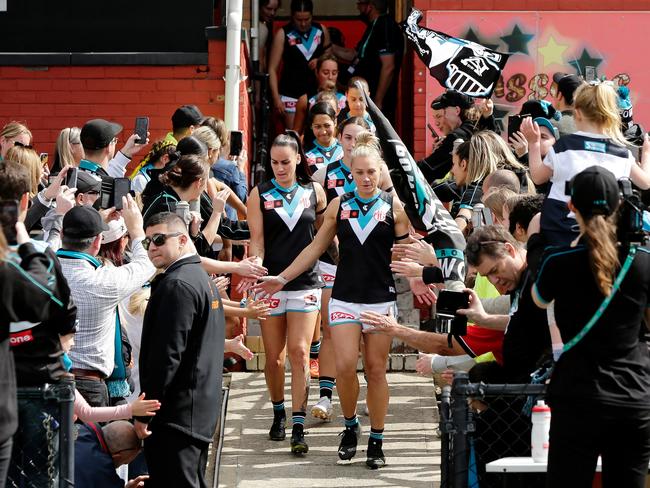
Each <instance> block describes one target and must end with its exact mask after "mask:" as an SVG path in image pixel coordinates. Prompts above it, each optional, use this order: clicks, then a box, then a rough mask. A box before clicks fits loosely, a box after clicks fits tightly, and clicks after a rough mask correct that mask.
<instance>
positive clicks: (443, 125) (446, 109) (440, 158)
mask: <svg viewBox="0 0 650 488" xmlns="http://www.w3.org/2000/svg"><path fill="white" fill-rule="evenodd" d="M473 106H474V99H473V98H472V97H469V96H467V95H463V94H462V93H459V92H457V91H455V90H447V91H446V92H445V93H443V94H442V95H440V96H439V97H437V98H436V99H435V100H434V101H433V102H432V103H431V108H432V109H433V116H434V123H435V124H436V127H437V128H438V130H439V131H440V132H441V133H442V135H438V140H437V142H436V143H435V144H436V146H435V149H434V151H433V152H432V153H431V154H430V155H429V156H427V157H426V158H424V159H422V160H420V161H418V166H419V167H420V170H421V171H422V174H423V175H424V177H425V178H426V179H427V181H428V182H429V183H432V182H433V181H435V180H438V179H440V178H444V176H445V175H446V174H447V173H448V172H449V170H450V169H451V166H452V158H451V156H452V151H453V148H454V141H455V140H457V139H462V140H464V141H468V140H469V139H470V137H472V134H474V133H475V132H476V131H478V130H481V129H488V130H496V126H495V124H494V118H493V117H492V108H493V104H492V102H491V101H489V100H488V101H486V102H485V103H483V104H482V106H481V108H480V110H481V117H480V119H479V120H478V121H473V120H470V118H469V117H470V110H471V109H472V107H473Z"/></svg>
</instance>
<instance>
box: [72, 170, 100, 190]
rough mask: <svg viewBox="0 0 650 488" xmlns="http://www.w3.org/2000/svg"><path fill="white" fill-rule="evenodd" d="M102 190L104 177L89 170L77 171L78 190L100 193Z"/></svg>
mask: <svg viewBox="0 0 650 488" xmlns="http://www.w3.org/2000/svg"><path fill="white" fill-rule="evenodd" d="M101 190H102V179H101V178H100V177H99V176H95V175H94V174H93V173H90V172H89V171H78V172H77V192H76V193H75V195H78V194H79V193H88V192H91V191H96V192H97V193H99V192H100V191H101Z"/></svg>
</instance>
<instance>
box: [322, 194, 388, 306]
mask: <svg viewBox="0 0 650 488" xmlns="http://www.w3.org/2000/svg"><path fill="white" fill-rule="evenodd" d="M336 222H337V224H338V231H337V233H336V235H337V236H338V238H339V266H338V268H337V271H336V280H335V281H334V288H333V289H332V298H336V299H337V300H342V301H345V302H351V303H382V302H390V301H393V300H395V282H394V281H393V274H392V272H391V270H390V261H391V248H392V247H393V242H394V241H395V219H394V216H393V196H392V195H391V194H390V193H386V192H385V191H380V192H379V193H378V194H377V195H375V196H374V197H373V198H371V199H369V200H364V199H362V198H361V197H359V196H358V194H357V192H356V191H354V192H351V193H346V194H344V195H343V196H342V197H341V203H340V205H339V211H338V214H337V216H336Z"/></svg>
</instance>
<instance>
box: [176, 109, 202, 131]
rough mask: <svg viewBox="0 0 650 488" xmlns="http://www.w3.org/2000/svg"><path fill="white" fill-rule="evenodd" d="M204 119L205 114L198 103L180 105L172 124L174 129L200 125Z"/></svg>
mask: <svg viewBox="0 0 650 488" xmlns="http://www.w3.org/2000/svg"><path fill="white" fill-rule="evenodd" d="M202 120H203V114H202V113H201V111H200V110H199V107H197V106H196V105H183V106H182V107H178V108H177V109H176V111H175V112H174V115H172V126H173V127H174V129H179V128H181V127H189V126H191V125H199V124H200V123H201V121H202Z"/></svg>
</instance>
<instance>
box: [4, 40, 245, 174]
mask: <svg viewBox="0 0 650 488" xmlns="http://www.w3.org/2000/svg"><path fill="white" fill-rule="evenodd" d="M208 49H209V56H208V65H202V66H52V67H49V68H24V67H6V66H3V67H0V127H1V126H2V125H4V124H5V123H7V122H9V121H11V120H18V121H21V122H24V123H25V124H26V125H27V126H28V127H29V128H30V130H31V131H32V133H33V135H34V146H35V148H36V150H37V151H39V152H49V153H53V151H54V144H55V141H56V137H57V136H58V134H59V132H60V130H61V129H63V128H64V127H71V126H77V127H81V126H83V124H84V123H85V122H86V121H87V120H89V119H92V118H105V119H108V120H112V121H115V122H118V123H120V124H122V125H123V126H124V131H122V134H121V135H120V144H121V143H123V142H124V141H125V140H126V138H127V137H128V135H130V134H131V133H132V131H133V127H134V124H135V117H136V116H139V115H146V116H149V118H150V132H151V141H152V142H153V141H155V140H157V139H160V138H162V137H164V136H165V134H166V133H167V132H169V131H170V130H171V116H172V114H173V113H174V110H175V109H176V108H177V107H179V106H180V105H183V104H195V105H197V106H198V107H199V108H200V109H201V111H202V112H203V113H204V114H205V115H213V116H216V117H220V118H222V117H223V114H224V88H225V86H224V85H225V83H224V81H223V78H224V74H225V65H226V58H225V56H226V54H225V53H226V43H225V41H218V40H210V41H209V48H208ZM246 58H247V53H246V49H245V45H244V44H242V60H241V64H242V70H243V74H244V75H245V76H246V75H248V73H247V70H246ZM250 120H251V118H250V104H249V100H248V96H247V94H246V84H245V83H242V86H241V91H240V128H244V129H249V126H250ZM247 145H248V144H247ZM118 147H120V145H118ZM249 153H250V151H249ZM144 154H146V150H143V151H142V153H141V154H140V155H138V156H136V157H135V159H136V160H138V159H139V158H140V157H141V156H144ZM50 160H51V159H50ZM135 162H137V161H134V163H135Z"/></svg>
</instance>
